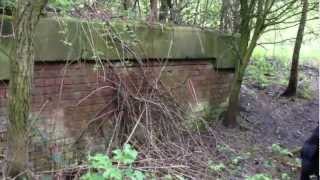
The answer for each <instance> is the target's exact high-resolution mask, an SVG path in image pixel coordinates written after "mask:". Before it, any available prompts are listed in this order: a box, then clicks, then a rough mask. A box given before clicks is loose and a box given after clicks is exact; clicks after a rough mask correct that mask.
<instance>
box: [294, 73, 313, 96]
mask: <svg viewBox="0 0 320 180" xmlns="http://www.w3.org/2000/svg"><path fill="white" fill-rule="evenodd" d="M311 86H312V85H311V81H310V80H309V79H308V78H307V77H306V76H305V75H304V74H300V78H299V83H298V88H297V91H298V92H297V95H298V97H300V98H304V99H312V96H313V92H312V88H311Z"/></svg>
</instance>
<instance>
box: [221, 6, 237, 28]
mask: <svg viewBox="0 0 320 180" xmlns="http://www.w3.org/2000/svg"><path fill="white" fill-rule="evenodd" d="M239 7H240V3H239V1H238V0H222V6H221V10H220V25H219V29H220V31H221V32H228V33H235V32H239V22H240V18H239V17H240V15H239V11H240V9H239Z"/></svg>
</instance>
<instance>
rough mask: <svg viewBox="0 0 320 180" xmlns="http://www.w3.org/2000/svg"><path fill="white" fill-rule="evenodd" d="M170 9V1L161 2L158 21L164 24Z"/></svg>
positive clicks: (162, 0) (163, 0)
mask: <svg viewBox="0 0 320 180" xmlns="http://www.w3.org/2000/svg"><path fill="white" fill-rule="evenodd" d="M169 8H171V0H161V5H160V13H159V21H161V22H166V21H167V18H168V15H169Z"/></svg>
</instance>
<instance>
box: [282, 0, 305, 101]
mask: <svg viewBox="0 0 320 180" xmlns="http://www.w3.org/2000/svg"><path fill="white" fill-rule="evenodd" d="M307 12H308V0H302V14H301V18H300V23H299V29H298V33H297V37H296V42H295V45H294V50H293V55H292V64H291V71H290V78H289V83H288V87H287V89H286V90H285V91H284V93H283V94H282V95H283V96H295V95H296V92H297V85H298V67H299V55H300V48H301V44H302V39H303V33H304V27H305V25H306V20H307Z"/></svg>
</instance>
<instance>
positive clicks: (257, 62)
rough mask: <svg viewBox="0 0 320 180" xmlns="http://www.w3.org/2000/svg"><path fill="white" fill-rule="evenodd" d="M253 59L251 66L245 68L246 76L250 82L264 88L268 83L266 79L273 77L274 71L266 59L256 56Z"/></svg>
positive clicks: (268, 80)
mask: <svg viewBox="0 0 320 180" xmlns="http://www.w3.org/2000/svg"><path fill="white" fill-rule="evenodd" d="M254 58H255V59H254V60H253V61H252V64H250V65H249V66H248V68H247V72H246V75H247V77H248V79H249V80H250V81H254V82H256V83H258V85H259V86H260V87H262V88H264V87H266V86H268V85H269V83H270V79H269V78H268V77H271V76H275V75H276V70H275V68H274V66H273V65H272V64H271V63H270V62H269V61H268V60H267V58H266V57H263V56H259V55H256V56H255V57H254Z"/></svg>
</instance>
